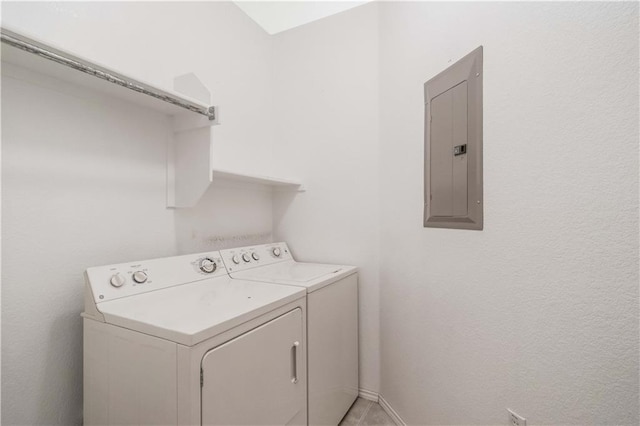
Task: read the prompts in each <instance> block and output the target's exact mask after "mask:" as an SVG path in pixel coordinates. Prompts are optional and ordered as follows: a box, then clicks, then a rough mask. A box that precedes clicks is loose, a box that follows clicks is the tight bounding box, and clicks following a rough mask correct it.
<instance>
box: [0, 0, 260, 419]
mask: <svg viewBox="0 0 640 426" xmlns="http://www.w3.org/2000/svg"><path fill="white" fill-rule="evenodd" d="M2 22H3V25H8V26H9V27H10V28H14V29H17V30H19V31H23V32H25V33H29V34H32V35H34V36H36V37H39V38H41V39H44V40H47V41H49V42H50V43H55V44H58V45H60V46H64V47H66V48H67V49H69V50H71V51H74V52H77V53H79V54H81V55H83V56H86V57H88V58H91V59H93V60H95V61H97V62H100V63H104V64H107V65H108V66H110V67H113V68H116V69H118V70H121V71H122V72H125V73H129V74H131V75H133V76H137V77H140V78H142V79H146V80H147V81H149V82H152V83H155V84H159V85H161V86H163V87H171V84H172V81H173V78H174V77H175V76H177V75H180V74H184V73H187V72H195V73H196V74H197V75H198V76H199V77H200V78H201V80H202V81H203V82H204V83H205V85H206V86H208V88H209V89H210V90H211V92H212V93H213V97H214V102H215V103H216V104H219V105H221V117H222V118H221V121H222V125H221V126H218V127H216V128H215V134H214V149H215V160H214V161H215V162H216V165H218V166H224V167H225V168H237V169H243V170H247V171H251V172H253V173H269V172H270V170H269V168H270V167H271V152H272V148H271V139H270V138H271V134H272V131H271V130H270V129H271V128H270V126H271V123H272V119H271V117H270V113H271V112H270V111H271V99H272V95H271V93H272V92H271V86H270V84H269V83H270V81H271V71H272V66H271V40H270V39H269V36H268V35H267V34H266V33H265V32H264V31H262V30H261V29H260V28H258V27H257V26H256V25H255V23H254V22H252V21H251V19H250V18H248V17H247V16H246V15H245V14H244V13H243V12H242V11H240V10H239V9H238V8H237V7H236V6H235V5H233V4H231V3H189V2H179V3H144V4H142V3H6V2H3V4H2ZM2 71H3V76H2V150H3V153H2V154H3V155H2V161H3V164H2V166H3V167H2V201H3V203H2V209H3V211H2V234H3V235H2V236H3V239H2V244H3V246H2V255H3V259H2V266H3V269H2V296H3V297H2V421H3V424H80V423H81V419H82V417H81V416H82V413H81V410H82V334H81V331H82V326H81V320H80V316H79V315H80V312H81V311H82V309H83V307H82V295H83V287H82V285H83V278H82V272H83V270H84V269H85V268H87V267H89V266H96V265H99V264H107V263H114V262H121V261H127V260H131V259H135V258H149V257H157V256H165V255H174V254H177V253H182V252H187V251H198V250H209V249H217V248H221V247H229V246H233V245H243V244H253V243H261V242H267V241H270V240H271V229H272V202H271V196H270V194H269V193H265V192H264V190H261V189H255V188H254V189H247V188H242V189H240V190H239V191H232V190H231V188H229V187H223V186H217V187H215V188H212V189H210V190H209V191H208V192H207V193H206V194H205V196H204V197H203V199H202V200H201V202H200V204H198V206H196V207H195V208H193V209H189V210H180V211H176V212H174V211H172V210H167V209H166V208H165V205H166V204H165V200H166V192H165V191H166V186H165V185H166V166H165V157H166V155H165V144H164V138H165V133H164V132H165V127H164V126H165V124H166V120H165V118H164V117H163V116H161V115H159V114H155V113H149V112H146V111H143V110H140V109H137V108H135V107H132V106H129V105H127V104H124V103H120V102H115V101H113V100H109V99H105V98H103V97H101V96H99V95H97V94H94V93H91V92H90V91H88V90H86V89H79V88H77V87H73V86H67V85H64V84H61V83H59V82H51V81H48V80H47V79H43V78H41V77H38V76H33V75H27V74H25V73H22V75H20V76H19V78H18V79H16V78H13V77H10V76H9V75H7V73H6V68H3V70H2ZM205 155H206V154H205ZM236 189H238V188H236Z"/></svg>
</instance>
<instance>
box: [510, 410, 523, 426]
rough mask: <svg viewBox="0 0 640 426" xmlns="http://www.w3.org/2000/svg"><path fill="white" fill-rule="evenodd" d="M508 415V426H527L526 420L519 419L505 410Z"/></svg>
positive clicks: (519, 417) (511, 412)
mask: <svg viewBox="0 0 640 426" xmlns="http://www.w3.org/2000/svg"><path fill="white" fill-rule="evenodd" d="M507 413H509V426H527V419H525V418H524V417H521V416H519V415H517V414H516V413H514V412H513V411H511V410H509V409H508V408H507Z"/></svg>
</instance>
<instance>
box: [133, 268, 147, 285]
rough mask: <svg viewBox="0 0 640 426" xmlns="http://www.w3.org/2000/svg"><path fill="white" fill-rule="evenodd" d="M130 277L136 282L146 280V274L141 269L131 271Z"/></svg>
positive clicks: (140, 282)
mask: <svg viewBox="0 0 640 426" xmlns="http://www.w3.org/2000/svg"><path fill="white" fill-rule="evenodd" d="M131 277H132V278H133V280H134V281H135V282H137V283H138V284H143V283H146V282H147V274H146V273H145V272H143V271H136V272H134V273H133V275H132V276H131Z"/></svg>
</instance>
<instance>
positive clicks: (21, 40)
mask: <svg viewBox="0 0 640 426" xmlns="http://www.w3.org/2000/svg"><path fill="white" fill-rule="evenodd" d="M1 32H2V61H3V62H5V63H9V64H12V65H15V66H18V67H22V68H26V69H28V70H32V71H35V72H37V73H40V74H44V75H48V76H50V77H54V78H57V79H60V80H62V81H66V82H69V83H72V84H75V85H78V86H80V87H85V88H88V89H91V90H94V91H96V92H99V93H103V94H106V95H108V96H112V97H115V98H118V99H121V100H124V101H127V102H130V103H133V104H136V105H139V106H142V107H144V108H148V109H151V110H154V111H158V112H161V113H164V114H167V115H169V116H170V117H171V131H170V132H169V135H168V136H167V140H168V142H167V150H168V155H167V207H170V208H184V207H192V206H195V205H196V204H197V202H198V201H199V200H200V198H201V197H202V196H203V195H204V193H205V192H206V190H207V189H208V188H209V186H210V185H211V184H212V183H214V182H240V183H243V184H250V185H262V186H269V187H272V188H274V189H278V190H293V191H304V189H303V187H302V184H301V183H300V182H297V181H295V180H290V179H285V178H278V177H269V176H258V175H252V174H246V173H238V172H234V171H231V170H224V169H220V168H214V167H213V166H212V164H213V161H212V160H213V155H214V154H213V152H212V144H211V140H212V136H213V130H212V126H214V125H217V124H219V122H218V109H217V107H214V106H211V93H210V92H209V90H208V89H207V88H206V87H205V86H204V84H202V82H201V81H200V80H199V79H198V78H197V77H196V76H195V75H193V74H186V75H183V76H179V77H176V78H175V79H174V90H168V89H164V88H160V87H157V86H154V85H152V84H150V83H147V82H145V81H143V80H141V79H138V78H134V77H130V76H128V75H125V74H124V73H121V72H119V71H116V70H114V69H113V68H110V67H106V66H104V65H101V64H98V63H96V62H94V61H91V60H88V59H86V58H83V57H81V56H80V55H76V54H74V53H71V52H69V51H67V50H64V49H62V48H59V47H57V46H53V45H51V44H49V43H45V42H43V41H40V40H37V39H36V38H34V37H31V36H26V35H23V34H20V33H17V32H15V31H11V30H8V29H6V28H2V29H1ZM162 143H165V141H163V142H162Z"/></svg>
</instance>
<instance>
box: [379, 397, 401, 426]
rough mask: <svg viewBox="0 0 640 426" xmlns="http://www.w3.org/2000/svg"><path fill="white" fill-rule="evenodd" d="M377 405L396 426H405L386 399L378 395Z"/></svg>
mask: <svg viewBox="0 0 640 426" xmlns="http://www.w3.org/2000/svg"><path fill="white" fill-rule="evenodd" d="M378 404H380V407H382V409H383V410H384V411H385V412H386V413H387V414H388V415H389V417H391V420H393V422H394V423H395V424H396V425H398V426H407V424H406V423H405V422H404V420H402V418H401V417H400V416H399V415H398V413H396V410H394V409H393V407H392V406H391V405H389V403H388V402H387V400H386V399H384V397H383V396H382V395H378Z"/></svg>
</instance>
